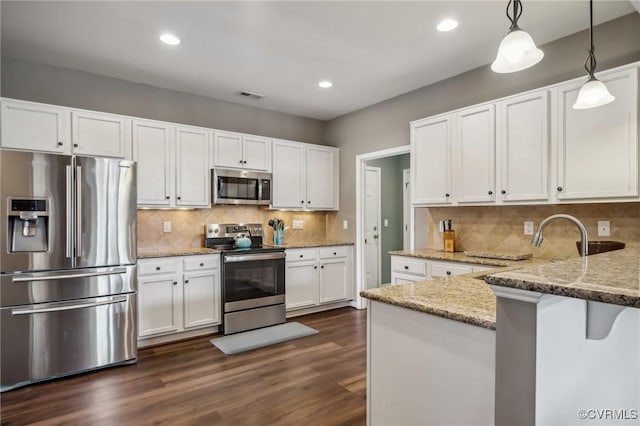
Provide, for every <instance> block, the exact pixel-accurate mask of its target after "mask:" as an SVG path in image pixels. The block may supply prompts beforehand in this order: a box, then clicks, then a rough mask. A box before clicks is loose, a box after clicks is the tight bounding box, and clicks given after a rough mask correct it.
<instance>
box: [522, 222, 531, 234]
mask: <svg viewBox="0 0 640 426" xmlns="http://www.w3.org/2000/svg"><path fill="white" fill-rule="evenodd" d="M524 235H533V222H532V221H530V220H527V221H525V222H524Z"/></svg>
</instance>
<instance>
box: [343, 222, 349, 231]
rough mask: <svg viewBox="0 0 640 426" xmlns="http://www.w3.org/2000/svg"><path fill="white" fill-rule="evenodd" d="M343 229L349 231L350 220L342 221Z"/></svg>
mask: <svg viewBox="0 0 640 426" xmlns="http://www.w3.org/2000/svg"><path fill="white" fill-rule="evenodd" d="M342 229H349V221H348V220H343V221H342Z"/></svg>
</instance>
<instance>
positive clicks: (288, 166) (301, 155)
mask: <svg viewBox="0 0 640 426" xmlns="http://www.w3.org/2000/svg"><path fill="white" fill-rule="evenodd" d="M271 182H272V189H273V192H272V197H271V205H272V206H273V207H274V208H280V209H295V208H304V207H305V205H306V198H307V197H306V167H305V144H302V143H295V142H284V141H274V142H273V171H272V181H271Z"/></svg>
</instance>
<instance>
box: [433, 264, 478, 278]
mask: <svg viewBox="0 0 640 426" xmlns="http://www.w3.org/2000/svg"><path fill="white" fill-rule="evenodd" d="M471 272H473V268H472V267H471V266H466V265H452V264H449V263H435V262H434V263H432V264H431V277H432V278H441V277H452V276H454V275H462V274H469V273H471Z"/></svg>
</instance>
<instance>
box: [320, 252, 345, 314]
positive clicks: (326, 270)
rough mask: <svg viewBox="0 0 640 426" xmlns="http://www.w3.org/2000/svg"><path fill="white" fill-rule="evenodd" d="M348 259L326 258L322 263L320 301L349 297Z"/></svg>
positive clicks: (334, 300)
mask: <svg viewBox="0 0 640 426" xmlns="http://www.w3.org/2000/svg"><path fill="white" fill-rule="evenodd" d="M347 282H348V280H347V260H346V259H335V260H333V259H332V260H324V261H322V263H321V264H320V303H328V302H336V301H338V300H345V299H346V298H347V288H346V284H347Z"/></svg>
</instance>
